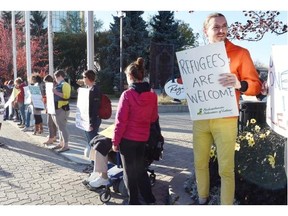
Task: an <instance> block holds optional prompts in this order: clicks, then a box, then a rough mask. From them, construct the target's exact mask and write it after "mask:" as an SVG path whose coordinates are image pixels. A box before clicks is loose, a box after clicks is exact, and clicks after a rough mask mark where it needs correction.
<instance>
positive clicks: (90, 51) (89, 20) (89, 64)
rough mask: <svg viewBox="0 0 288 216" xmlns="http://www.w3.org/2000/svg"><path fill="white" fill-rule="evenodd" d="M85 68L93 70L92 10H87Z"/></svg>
mask: <svg viewBox="0 0 288 216" xmlns="http://www.w3.org/2000/svg"><path fill="white" fill-rule="evenodd" d="M86 13H87V14H86V16H87V69H88V70H94V19H93V11H87V12H86Z"/></svg>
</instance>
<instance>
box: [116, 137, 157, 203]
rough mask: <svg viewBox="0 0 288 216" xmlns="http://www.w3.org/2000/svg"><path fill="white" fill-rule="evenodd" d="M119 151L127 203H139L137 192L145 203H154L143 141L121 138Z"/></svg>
mask: <svg viewBox="0 0 288 216" xmlns="http://www.w3.org/2000/svg"><path fill="white" fill-rule="evenodd" d="M120 153H121V160H122V165H123V168H124V171H123V172H124V183H125V185H126V187H127V190H128V195H129V204H130V205H139V204H140V202H139V198H138V194H139V192H140V194H141V196H142V197H143V198H144V200H145V202H146V203H147V204H151V203H154V202H155V197H154V195H153V194H152V189H151V183H150V179H149V177H148V174H147V170H146V166H145V164H146V161H145V143H144V142H136V141H130V140H126V139H122V140H121V143H120Z"/></svg>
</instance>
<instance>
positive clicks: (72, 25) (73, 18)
mask: <svg viewBox="0 0 288 216" xmlns="http://www.w3.org/2000/svg"><path fill="white" fill-rule="evenodd" d="M60 23H61V30H62V31H63V32H65V33H69V34H76V33H84V32H85V24H84V20H83V17H80V13H79V11H67V13H66V17H65V18H62V19H60Z"/></svg>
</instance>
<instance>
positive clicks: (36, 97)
mask: <svg viewBox="0 0 288 216" xmlns="http://www.w3.org/2000/svg"><path fill="white" fill-rule="evenodd" d="M28 87H29V91H30V93H31V100H32V103H33V107H34V108H38V109H43V110H44V109H45V106H44V102H43V97H42V93H41V90H40V87H39V86H35V85H30V86H28Z"/></svg>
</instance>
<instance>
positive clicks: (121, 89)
mask: <svg viewBox="0 0 288 216" xmlns="http://www.w3.org/2000/svg"><path fill="white" fill-rule="evenodd" d="M117 15H118V17H119V19H120V20H119V21H120V70H119V73H120V74H119V75H120V89H119V90H120V93H122V91H123V78H122V76H123V74H122V68H123V56H122V48H123V46H122V36H123V33H122V29H123V18H124V17H125V16H126V13H125V12H123V11H117Z"/></svg>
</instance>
